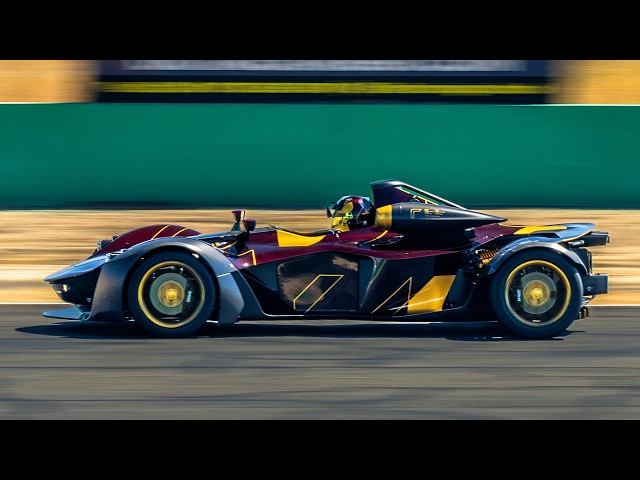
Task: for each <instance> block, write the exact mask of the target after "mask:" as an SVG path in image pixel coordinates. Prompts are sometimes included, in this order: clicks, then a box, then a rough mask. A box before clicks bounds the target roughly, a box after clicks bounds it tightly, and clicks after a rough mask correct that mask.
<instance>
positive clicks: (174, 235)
mask: <svg viewBox="0 0 640 480" xmlns="http://www.w3.org/2000/svg"><path fill="white" fill-rule="evenodd" d="M186 229H187V227H185V228H183V229H182V230H178V231H177V232H176V233H174V234H173V235H171V236H172V237H177V236H178V235H179V234H180V233H182V232H184V231H185V230H186Z"/></svg>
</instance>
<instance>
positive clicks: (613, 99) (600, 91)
mask: <svg viewBox="0 0 640 480" xmlns="http://www.w3.org/2000/svg"><path fill="white" fill-rule="evenodd" d="M548 63H549V68H550V70H551V71H550V75H551V76H552V78H553V80H552V84H551V87H552V88H551V93H550V95H549V99H548V103H555V104H640V60H550V61H548ZM98 76H99V61H97V60H0V102H45V103H48V102H53V103H56V102H59V103H76V102H93V101H95V100H96V90H95V84H96V82H97V80H98Z"/></svg>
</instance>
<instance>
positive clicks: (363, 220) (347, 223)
mask: <svg viewBox="0 0 640 480" xmlns="http://www.w3.org/2000/svg"><path fill="white" fill-rule="evenodd" d="M331 208H333V211H331ZM375 216H376V214H375V208H374V206H373V204H372V203H371V201H370V200H369V197H360V196H357V195H346V196H344V197H342V198H340V200H338V201H337V202H332V205H331V206H329V207H327V217H329V218H331V228H332V229H333V230H339V231H341V232H348V231H349V230H354V229H356V228H363V227H369V226H372V225H373V224H374V223H375Z"/></svg>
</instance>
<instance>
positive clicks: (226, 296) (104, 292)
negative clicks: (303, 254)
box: [91, 238, 244, 323]
mask: <svg viewBox="0 0 640 480" xmlns="http://www.w3.org/2000/svg"><path fill="white" fill-rule="evenodd" d="M168 251H176V252H185V253H190V254H192V255H194V256H197V259H198V260H199V261H200V262H201V263H202V265H203V266H204V267H205V268H206V269H207V271H208V272H209V273H210V275H211V278H212V280H213V282H214V284H215V285H216V288H218V298H217V299H216V304H215V307H214V311H217V314H216V317H217V318H216V319H217V321H218V322H219V323H234V322H236V321H237V319H238V316H239V314H240V312H241V311H242V308H243V307H244V300H243V298H242V294H241V290H240V288H239V286H238V284H237V281H236V278H237V276H238V275H237V273H236V272H238V270H237V269H236V267H235V266H234V265H233V263H231V262H230V261H229V260H228V259H227V258H226V257H225V256H224V254H223V253H222V252H220V251H218V250H217V249H216V248H214V247H210V246H207V244H204V243H203V242H201V241H198V240H194V239H190V238H180V239H173V238H159V239H157V240H153V241H149V242H144V243H141V244H138V245H136V246H134V247H132V248H130V249H129V250H127V251H126V252H124V253H122V254H120V255H119V256H118V257H116V259H114V260H113V261H111V262H107V263H105V264H104V266H103V269H102V272H101V274H100V277H99V278H98V283H97V285H96V290H95V294H94V304H93V306H92V315H91V319H95V320H101V319H104V318H106V317H107V316H108V317H110V318H114V317H116V318H122V321H125V320H126V319H125V318H124V317H125V314H126V312H127V311H128V310H129V305H128V304H127V293H126V292H127V289H128V287H129V283H130V281H131V277H132V275H133V272H134V271H135V269H136V268H137V266H138V265H140V263H141V262H142V261H144V259H145V258H148V257H149V256H151V255H155V254H158V253H163V252H168Z"/></svg>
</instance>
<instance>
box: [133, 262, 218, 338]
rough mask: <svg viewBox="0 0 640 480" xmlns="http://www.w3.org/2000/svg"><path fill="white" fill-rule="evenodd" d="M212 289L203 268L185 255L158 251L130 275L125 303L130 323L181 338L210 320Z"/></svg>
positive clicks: (213, 289) (213, 292)
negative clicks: (131, 316) (131, 321)
mask: <svg viewBox="0 0 640 480" xmlns="http://www.w3.org/2000/svg"><path fill="white" fill-rule="evenodd" d="M216 295H217V292H216V288H215V285H214V282H213V280H212V278H211V275H210V274H209V271H208V270H207V269H206V268H205V267H204V265H203V264H202V263H201V262H200V261H199V260H198V259H197V258H195V257H194V256H193V255H191V254H189V253H186V252H162V253H158V254H155V255H152V256H150V257H149V258H147V259H145V260H144V261H143V262H142V263H141V264H140V265H139V266H138V267H137V268H136V269H135V271H134V272H133V275H132V277H131V280H130V282H129V286H128V288H127V300H128V305H129V309H130V310H131V313H132V315H133V318H134V320H135V321H136V323H137V324H138V325H140V326H141V327H142V328H143V329H145V330H146V331H148V332H150V333H152V334H154V335H158V336H162V337H183V336H186V335H189V334H192V333H194V332H196V331H197V330H199V329H200V328H201V327H202V326H203V325H204V324H205V323H206V322H207V320H208V319H209V318H210V316H211V313H212V311H213V308H214V305H215V302H216Z"/></svg>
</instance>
